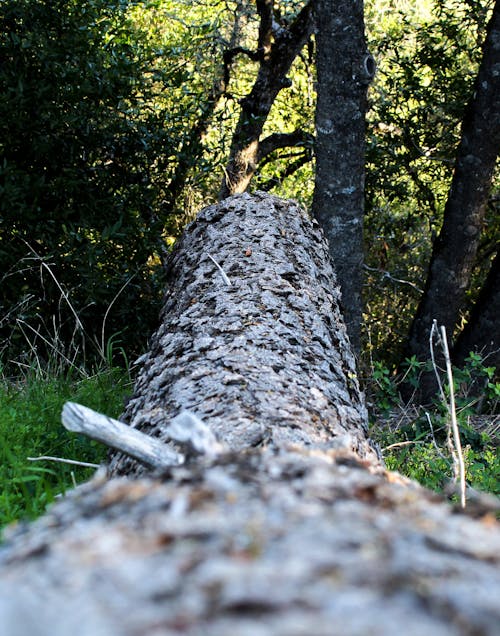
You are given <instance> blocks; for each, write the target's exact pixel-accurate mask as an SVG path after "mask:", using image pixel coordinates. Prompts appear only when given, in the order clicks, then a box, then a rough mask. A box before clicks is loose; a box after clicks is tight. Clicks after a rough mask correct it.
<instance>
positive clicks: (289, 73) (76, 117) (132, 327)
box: [0, 0, 500, 365]
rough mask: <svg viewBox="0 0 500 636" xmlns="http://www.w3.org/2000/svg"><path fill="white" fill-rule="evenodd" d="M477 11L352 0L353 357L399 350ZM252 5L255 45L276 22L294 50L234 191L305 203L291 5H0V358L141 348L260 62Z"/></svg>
mask: <svg viewBox="0 0 500 636" xmlns="http://www.w3.org/2000/svg"><path fill="white" fill-rule="evenodd" d="M493 4H494V3H493V2H491V1H490V0H479V1H472V0H445V1H444V0H428V1H426V2H420V1H416V0H415V1H409V2H398V1H397V0H370V1H369V2H367V3H366V6H365V22H366V37H367V45H368V49H369V51H370V54H371V56H372V57H373V60H374V62H375V63H376V68H377V71H376V73H375V75H374V77H373V79H372V81H371V84H370V87H369V90H368V110H367V130H366V190H365V213H364V246H365V250H364V263H365V265H364V274H365V278H364V286H363V296H364V313H363V318H364V326H363V331H362V355H363V356H366V357H367V358H368V357H370V358H371V359H375V360H381V361H383V362H384V364H387V365H392V364H396V363H398V362H400V361H401V359H402V358H403V357H404V356H405V353H407V352H408V350H407V348H406V343H407V339H408V333H409V330H410V327H411V323H412V320H413V318H414V316H415V312H416V310H417V306H418V304H419V302H420V300H421V298H422V294H423V293H424V290H425V285H426V280H427V276H428V271H429V262H430V260H431V255H432V250H433V245H434V244H435V240H436V237H437V236H438V235H439V232H440V230H441V228H442V225H443V215H444V213H445V208H446V202H447V199H448V193H449V190H450V184H451V182H452V178H453V172H454V165H455V157H456V153H457V147H458V146H459V143H460V136H461V125H462V121H463V119H464V116H465V113H466V109H467V106H468V104H469V102H470V100H471V96H472V95H473V87H474V82H475V81H476V77H477V74H478V69H479V67H480V64H481V59H482V46H483V42H484V41H485V38H486V33H487V25H488V21H489V19H490V16H491V11H492V9H493ZM264 5H266V6H267V5H272V16H271V14H269V16H268V17H270V19H271V18H272V29H273V31H272V32H273V33H274V35H273V38H271V39H270V40H269V43H268V45H269V47H270V50H271V49H272V46H273V45H275V44H276V42H277V41H278V40H279V37H280V34H292V35H294V36H296V37H297V38H298V39H297V40H296V41H297V42H298V43H299V44H300V46H298V51H297V54H296V55H294V56H293V57H292V56H290V57H291V62H290V68H289V69H286V73H285V74H284V76H283V81H282V83H283V86H280V90H279V92H277V94H276V96H275V99H274V101H273V103H272V104H271V105H270V107H269V109H268V110H269V113H268V114H267V115H266V117H265V118H263V119H262V121H260V122H258V123H259V126H260V128H259V135H260V145H259V152H258V153H257V159H258V162H257V165H255V166H254V169H253V171H252V174H251V175H250V176H251V178H250V179H249V183H248V186H245V187H247V188H248V189H249V190H250V191H252V190H258V189H259V190H264V191H270V192H272V193H274V194H277V195H279V196H283V197H291V198H294V199H297V200H298V201H299V202H300V203H302V204H303V205H304V206H305V207H306V208H308V209H310V207H311V205H312V200H313V194H314V185H315V177H314V174H315V159H314V155H315V153H314V144H315V137H314V136H315V125H314V121H315V105H316V90H317V77H316V65H315V60H316V53H317V51H316V40H315V34H314V28H312V29H311V32H310V33H309V31H308V30H307V29H308V28H309V27H307V28H305V30H304V32H303V33H301V34H300V37H299V36H297V33H296V31H294V30H293V29H294V28H295V27H296V26H297V25H300V22H299V19H302V18H303V16H304V11H305V10H306V9H307V6H308V3H305V2H298V1H295V0H290V1H287V0H282V1H280V2H274V3H266V2H256V3H254V2H251V1H250V0H236V1H232V0H227V1H224V2H223V1H220V2H208V1H203V0H195V1H191V0H189V1H187V0H154V1H145V2H132V1H129V2H127V1H119V0H85V1H82V0H5V1H4V2H2V5H1V9H0V60H1V62H2V63H1V65H0V127H1V134H0V272H1V276H2V284H1V299H0V333H1V335H2V343H3V344H2V350H1V351H0V355H1V359H2V363H3V364H4V365H6V364H8V361H9V360H18V361H19V360H22V359H23V356H27V355H29V354H30V352H31V349H32V348H33V347H36V348H37V352H38V355H44V356H45V357H47V358H49V357H50V356H51V355H52V354H53V353H54V351H57V352H58V353H62V354H64V356H66V357H67V358H68V359H70V360H72V361H74V360H78V361H86V362H89V361H90V362H91V361H92V360H95V359H98V358H99V357H106V355H110V351H113V350H114V351H116V350H119V349H120V348H121V349H123V351H124V352H125V354H126V357H127V358H130V357H132V356H134V355H136V354H139V353H141V352H142V351H143V350H144V348H145V347H146V343H147V339H148V337H149V335H150V333H151V332H152V331H153V329H154V328H155V327H156V324H157V316H158V312H159V308H160V304H161V297H162V290H163V286H164V280H163V268H162V265H163V263H164V262H165V259H166V257H167V255H168V251H169V249H170V248H171V246H172V244H173V243H174V242H175V239H176V237H177V236H178V235H179V234H180V232H181V230H182V228H183V227H184V225H185V224H186V222H188V221H189V220H191V219H192V218H193V216H194V214H195V213H196V212H197V211H198V209H199V208H200V207H201V206H202V205H205V204H207V203H211V202H213V201H215V200H216V199H217V197H218V196H219V195H220V192H221V182H222V181H223V180H224V175H226V177H227V175H228V165H229V164H228V158H229V157H230V156H231V153H232V149H234V146H235V135H236V136H237V132H238V121H241V118H240V115H241V111H242V108H243V109H244V108H245V106H248V103H249V96H251V95H252V94H253V93H252V92H251V91H252V87H254V86H255V81H256V77H257V74H258V72H260V71H259V69H260V70H262V68H263V64H264V63H266V60H265V56H263V54H262V51H261V49H263V47H264V45H266V42H265V38H264V36H263V34H264V31H265V29H264V26H263V25H264V18H265V16H266V15H267V14H266V9H265V6H264ZM300 38H302V39H300ZM258 45H262V46H261V48H259V46H258ZM493 126H495V122H493ZM235 131H236V133H235ZM498 186H499V184H498V171H496V173H495V175H494V178H493V182H492V187H491V188H490V190H489V194H488V202H487V206H486V210H485V213H484V218H483V220H482V222H481V226H482V230H481V234H480V238H479V242H478V247H477V253H476V254H475V258H474V263H473V266H472V268H471V273H470V284H469V285H468V287H467V289H466V293H465V298H464V301H463V303H462V305H461V307H460V317H459V320H458V322H457V325H456V327H455V335H458V334H459V332H460V331H461V330H462V328H463V327H464V325H466V324H467V320H468V318H469V316H470V315H471V311H473V307H474V304H475V303H476V301H477V300H478V298H480V295H481V289H482V288H484V287H485V284H486V283H487V282H488V275H489V273H490V278H491V276H493V274H491V272H492V271H493V266H494V259H495V256H496V253H497V250H498V236H499V230H500V228H499V224H500V215H499V214H498V200H499V198H498V192H499V187H498ZM497 261H498V259H497ZM495 271H496V270H495ZM488 284H490V285H493V283H491V280H490V283H488ZM493 286H494V285H493ZM490 288H491V287H490ZM445 302H446V299H443V303H445ZM410 353H411V352H410ZM111 355H112V354H111ZM497 355H498V354H497Z"/></svg>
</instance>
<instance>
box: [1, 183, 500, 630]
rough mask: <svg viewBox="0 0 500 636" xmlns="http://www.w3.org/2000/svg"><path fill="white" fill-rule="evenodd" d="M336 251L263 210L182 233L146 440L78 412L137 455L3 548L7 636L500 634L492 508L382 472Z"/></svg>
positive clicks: (140, 404) (302, 224) (227, 205)
mask: <svg viewBox="0 0 500 636" xmlns="http://www.w3.org/2000/svg"><path fill="white" fill-rule="evenodd" d="M327 253H328V252H327V248H326V246H325V244H324V242H323V240H322V238H321V235H320V233H319V232H318V230H317V229H316V228H315V227H314V226H313V224H312V223H311V222H310V221H309V220H308V219H307V218H306V217H305V216H304V215H303V213H302V212H301V211H300V210H299V208H298V206H296V205H295V204H293V203H287V202H284V201H280V200H278V199H275V198H272V197H268V196H264V195H258V196H256V197H250V196H248V195H240V196H237V197H234V198H231V199H229V200H226V201H224V202H223V203H222V204H219V205H218V206H214V207H211V208H208V209H207V210H205V211H203V212H202V213H201V214H200V216H199V217H198V219H197V221H196V222H195V223H194V224H193V225H191V226H190V228H188V230H187V232H186V234H185V236H184V237H183V239H182V240H181V241H180V243H179V245H178V247H177V249H176V251H175V253H174V255H173V256H172V259H171V264H170V270H169V272H170V278H171V286H170V288H169V291H168V292H167V296H166V299H165V311H164V314H163V317H162V326H161V328H160V330H159V331H158V333H157V335H156V336H155V338H154V339H153V342H152V347H151V351H150V352H149V354H148V355H147V356H146V357H145V359H144V360H143V368H142V371H141V373H140V375H139V378H138V381H137V384H136V388H135V393H134V396H133V398H132V399H131V401H130V402H129V404H128V406H127V409H126V411H125V413H124V416H123V418H122V419H123V421H124V422H126V423H128V424H130V425H131V426H132V429H131V431H130V432H132V431H133V429H135V431H133V432H134V434H133V435H125V438H126V439H125V443H123V439H118V442H117V441H116V438H121V437H122V435H123V429H122V426H120V424H119V423H116V422H114V421H110V420H109V418H106V417H104V416H100V415H93V414H92V413H88V412H87V411H86V410H85V409H82V407H77V406H75V405H68V406H67V407H66V408H65V416H64V418H65V421H66V422H67V423H69V425H70V426H72V427H73V428H75V430H80V429H86V430H87V431H91V432H92V435H94V436H96V435H97V436H99V435H100V434H101V432H102V431H101V429H102V428H104V429H105V431H104V435H103V437H104V438H105V439H106V442H107V443H111V444H112V445H113V446H115V447H118V448H121V449H122V451H125V452H126V453H132V454H133V456H134V457H135V458H136V459H131V458H130V457H129V456H128V455H125V454H123V453H115V454H114V456H113V457H112V459H111V463H110V466H109V468H108V469H107V471H106V470H102V471H100V473H99V474H98V475H96V477H95V478H94V479H93V480H92V481H90V482H88V483H87V484H85V485H83V486H81V487H79V488H77V489H75V490H74V491H73V492H72V493H70V494H69V495H68V496H66V497H65V498H64V499H63V500H62V501H61V502H59V503H58V504H57V505H54V506H53V507H52V508H51V509H50V510H49V512H48V513H47V514H46V515H45V516H44V517H42V518H41V519H39V520H38V521H36V522H35V523H33V524H31V525H26V526H25V525H22V526H18V527H13V528H11V529H10V530H9V531H8V532H7V533H6V541H5V543H4V545H3V547H2V548H1V550H0V573H1V577H0V625H1V626H2V628H1V633H2V635H5V636H28V635H29V636H45V635H46V634H51V636H67V634H71V635H72V636H101V635H102V636H104V635H106V636H108V635H109V634H113V635H119V636H121V635H124V636H136V635H137V636H139V635H141V636H142V635H152V636H153V635H160V634H161V635H162V636H163V635H167V636H169V635H174V634H188V635H190V636H191V635H192V636H197V635H200V636H201V635H203V636H206V635H208V636H211V635H213V636H226V635H227V636H230V635H231V636H233V635H234V634H238V635H243V636H245V635H247V634H248V635H249V636H260V635H271V634H272V635H286V636H295V635H297V636H299V635H305V634H308V635H311V634H314V635H315V636H322V635H325V636H327V635H328V636H331V635H335V634H338V635H342V636H349V635H355V634H368V633H369V634H381V635H382V634H383V635H384V636H391V635H393V634H394V635H396V634H397V635H398V636H399V634H401V632H402V631H404V633H405V634H410V635H420V634H422V635H424V634H425V636H428V634H433V636H434V635H437V636H441V635H443V636H447V635H451V634H491V635H493V634H497V633H498V624H499V621H500V606H499V604H498V598H499V596H500V569H499V567H498V565H499V561H500V531H499V528H498V525H497V522H496V520H495V518H494V515H493V513H492V510H493V509H494V507H495V506H494V505H492V506H491V510H489V509H488V507H486V508H485V507H475V508H474V507H470V508H468V509H466V510H468V512H469V514H474V515H477V516H478V517H479V518H478V519H471V518H469V517H467V516H465V515H464V514H455V512H456V511H454V510H453V509H452V507H451V506H450V505H449V504H447V503H445V502H443V501H441V500H440V499H439V498H438V497H437V496H436V495H433V494H431V493H429V492H427V491H425V490H424V489H422V488H420V487H419V486H418V485H417V484H414V483H411V482H408V481H407V480H405V479H403V478H401V477H399V476H398V475H395V474H392V473H388V472H387V471H386V470H385V468H384V466H383V464H382V462H381V460H380V458H379V455H378V452H377V450H376V448H375V447H374V446H373V444H372V443H371V442H370V440H369V438H368V435H367V429H366V411H365V409H364V405H363V399H362V395H361V393H360V392H359V388H358V386H357V381H356V376H355V368H354V360H353V358H352V354H351V352H350V348H349V345H348V341H347V340H346V337H345V329H344V326H343V324H342V321H341V319H340V316H339V314H338V292H337V291H335V287H334V279H333V274H332V272H331V268H330V266H329V265H328V256H327ZM186 410H187V411H186ZM108 426H109V429H108V428H107V427H108ZM144 433H146V434H148V436H153V437H155V438H157V440H156V442H157V441H158V439H159V440H160V441H162V442H164V443H165V445H166V446H165V447H166V449H167V450H166V452H163V451H162V449H161V447H159V446H158V444H157V443H153V444H152V445H148V444H144V443H143V441H144V440H143V437H144V435H143V434H144ZM215 436H217V438H218V440H216V439H215ZM171 444H172V445H173V446H172V447H171V448H168V446H167V445H171ZM181 455H182V461H184V462H185V463H184V464H182V463H181ZM141 458H142V459H141ZM138 460H139V461H138ZM142 462H144V463H142ZM170 462H172V465H171V466H170ZM146 464H147V465H149V466H150V467H151V466H156V468H155V469H153V470H151V468H149V469H148V468H146ZM126 472H131V473H134V474H135V475H136V478H135V479H131V478H130V477H124V476H117V475H118V474H119V473H126ZM110 475H111V477H112V478H111V479H110Z"/></svg>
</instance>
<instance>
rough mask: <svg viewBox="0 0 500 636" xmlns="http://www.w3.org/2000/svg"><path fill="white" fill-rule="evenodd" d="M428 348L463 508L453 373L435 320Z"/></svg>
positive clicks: (462, 464)
mask: <svg viewBox="0 0 500 636" xmlns="http://www.w3.org/2000/svg"><path fill="white" fill-rule="evenodd" d="M434 335H436V337H437V339H438V341H439V344H440V345H441V349H442V352H443V356H444V360H445V365H446V375H447V379H448V386H449V391H450V397H449V401H448V400H447V399H446V395H445V392H444V389H443V385H442V382H441V378H440V375H439V370H438V367H437V364H436V359H435V356H434ZM429 347H430V352H431V360H432V366H433V369H434V373H435V374H436V379H437V383H438V387H439V392H440V394H441V398H442V400H443V402H444V403H445V404H446V407H447V410H448V414H449V416H450V420H449V423H448V426H447V430H448V436H447V440H446V443H447V446H448V449H449V451H450V454H451V457H452V460H453V479H454V482H455V483H457V482H458V484H459V492H460V505H461V506H462V508H465V504H466V497H465V491H466V483H465V462H464V456H463V452H462V444H461V442H460V431H459V429H458V423H457V411H456V405H455V390H454V384H453V371H452V368H451V358H450V351H449V349H448V341H447V338H446V328H445V327H444V326H441V328H440V330H438V326H437V322H436V320H434V321H433V323H432V328H431V332H430V336H429Z"/></svg>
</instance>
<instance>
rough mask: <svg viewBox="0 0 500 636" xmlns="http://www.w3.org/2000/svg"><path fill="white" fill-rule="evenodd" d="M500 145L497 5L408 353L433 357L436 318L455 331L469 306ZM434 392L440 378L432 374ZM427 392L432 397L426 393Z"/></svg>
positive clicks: (499, 14)
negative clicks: (431, 347) (467, 297)
mask: <svg viewBox="0 0 500 636" xmlns="http://www.w3.org/2000/svg"><path fill="white" fill-rule="evenodd" d="M499 149H500V5H499V4H498V2H496V3H495V7H494V9H493V14H492V16H491V19H490V23H489V25H488V32H487V37H486V40H485V43H484V46H483V58H482V61H481V65H480V68H479V73H478V77H477V80H476V83H475V87H474V94H473V96H472V98H471V100H470V102H469V105H468V107H467V112H466V115H465V118H464V121H463V124H462V134H461V141H460V145H459V148H458V151H457V159H456V163H455V170H454V174H453V180H452V184H451V189H450V193H449V196H448V201H447V203H446V207H445V211H444V220H443V227H442V229H441V232H440V234H439V236H438V238H437V240H436V242H435V244H434V247H433V253H432V258H431V263H430V266H429V274H428V278H427V282H426V286H425V289H424V294H423V296H422V299H421V302H420V304H419V307H418V310H417V313H416V316H415V319H414V322H413V325H412V327H411V330H410V336H409V343H408V349H407V355H408V356H411V355H415V356H417V358H418V359H419V360H427V359H428V356H429V346H428V341H429V331H430V328H431V325H432V321H433V320H434V319H436V320H437V322H438V325H444V326H445V327H446V331H447V333H448V334H449V335H450V337H451V335H452V334H453V331H454V328H455V325H456V324H457V321H458V319H459V317H460V311H461V310H462V309H463V304H464V298H465V292H466V291H467V288H468V286H469V282H470V277H471V272H472V269H473V266H474V261H475V257H476V252H477V247H478V243H479V237H480V233H481V228H482V223H483V219H484V214H485V210H486V204H487V201H488V195H489V190H490V187H491V179H492V175H493V171H494V168H495V163H496V159H497V155H498V151H499ZM429 383H430V387H429V389H430V390H427V391H426V390H425V387H424V395H423V398H424V399H425V398H428V397H429V395H428V394H429V392H430V393H432V390H433V388H434V382H433V379H432V376H429ZM425 394H427V395H425Z"/></svg>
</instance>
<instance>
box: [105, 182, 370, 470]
mask: <svg viewBox="0 0 500 636" xmlns="http://www.w3.org/2000/svg"><path fill="white" fill-rule="evenodd" d="M210 257H212V258H213V259H214V260H215V261H216V263H218V264H219V265H220V267H221V268H222V269H223V271H224V272H225V274H226V275H227V277H228V279H229V282H230V283H231V284H230V285H228V284H226V283H225V282H224V279H223V277H222V275H221V273H220V271H219V270H218V269H217V266H216V265H215V264H214V262H213V260H212V259H211V258H210ZM167 279H168V281H169V289H168V291H167V295H166V297H165V301H164V310H163V316H162V325H161V327H160V329H159V330H158V332H157V333H156V335H155V336H154V338H153V340H152V343H151V348H150V352H149V354H148V355H147V356H146V357H145V359H144V360H143V361H142V362H143V368H142V371H141V374H140V375H139V378H138V380H137V383H136V387H135V394H134V396H133V397H132V399H131V400H130V402H129V403H128V405H127V408H126V411H125V413H124V416H123V420H124V421H126V422H128V423H130V424H131V425H132V426H134V427H136V428H138V429H139V430H141V431H143V432H145V433H148V434H150V435H153V436H155V437H160V438H162V439H165V436H164V435H163V434H162V426H166V425H167V423H168V420H169V419H170V418H171V417H172V416H175V415H176V414H177V413H178V412H179V411H181V410H183V409H188V410H190V411H193V412H194V413H196V414H197V415H198V416H199V417H201V419H202V420H203V421H204V422H205V423H206V424H207V425H208V426H209V427H210V428H211V429H212V430H213V432H214V433H215V434H216V435H218V437H219V438H220V439H221V440H223V441H224V442H225V443H227V444H229V446H230V448H232V449H235V450H237V449H242V448H248V447H254V446H259V445H266V446H269V445H271V446H283V445H284V444H286V443H300V444H305V445H308V446H311V445H315V446H319V445H322V444H323V445H331V444H336V445H337V446H338V447H339V446H342V447H345V448H349V449H351V450H352V451H354V452H356V453H358V454H359V456H361V457H368V456H374V451H373V447H372V446H371V444H370V442H369V441H368V439H367V416H366V410H365V407H364V403H363V401H362V398H361V396H360V393H359V387H358V383H357V379H356V367H355V360H354V357H353V355H352V353H351V351H350V347H349V343H348V340H347V337H346V332H345V327H344V324H343V320H342V317H341V315H340V310H339V305H338V299H339V291H338V288H337V286H336V281H335V276H334V274H333V271H332V267H331V265H330V261H329V258H328V251H327V247H326V245H325V242H324V239H323V235H322V233H321V231H320V229H319V228H318V225H317V223H316V222H315V221H314V222H313V221H311V220H309V218H308V217H307V215H306V213H305V212H304V211H303V210H302V209H301V208H300V207H299V206H298V205H297V204H295V203H291V202H287V201H283V200H281V199H278V198H276V197H272V196H270V195H267V194H264V193H258V194H256V195H254V196H253V197H252V196H250V195H248V194H242V195H235V196H233V197H231V198H229V199H227V200H225V201H223V202H222V203H220V204H218V205H215V206H212V207H209V208H206V209H205V210H203V211H202V212H201V213H200V214H199V216H198V217H197V219H196V221H194V223H192V224H191V225H190V226H189V227H188V228H187V230H186V232H185V234H184V236H183V238H181V239H180V241H179V242H178V244H177V247H176V250H175V252H174V254H173V256H172V258H171V260H170V263H169V267H168V272H167ZM136 468H137V469H139V470H140V466H139V465H137V466H132V460H130V459H129V458H128V457H124V458H122V457H121V456H117V457H115V458H114V459H113V461H112V462H111V470H112V472H113V473H123V472H125V473H127V474H130V472H131V471H132V470H134V471H135V469H136Z"/></svg>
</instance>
